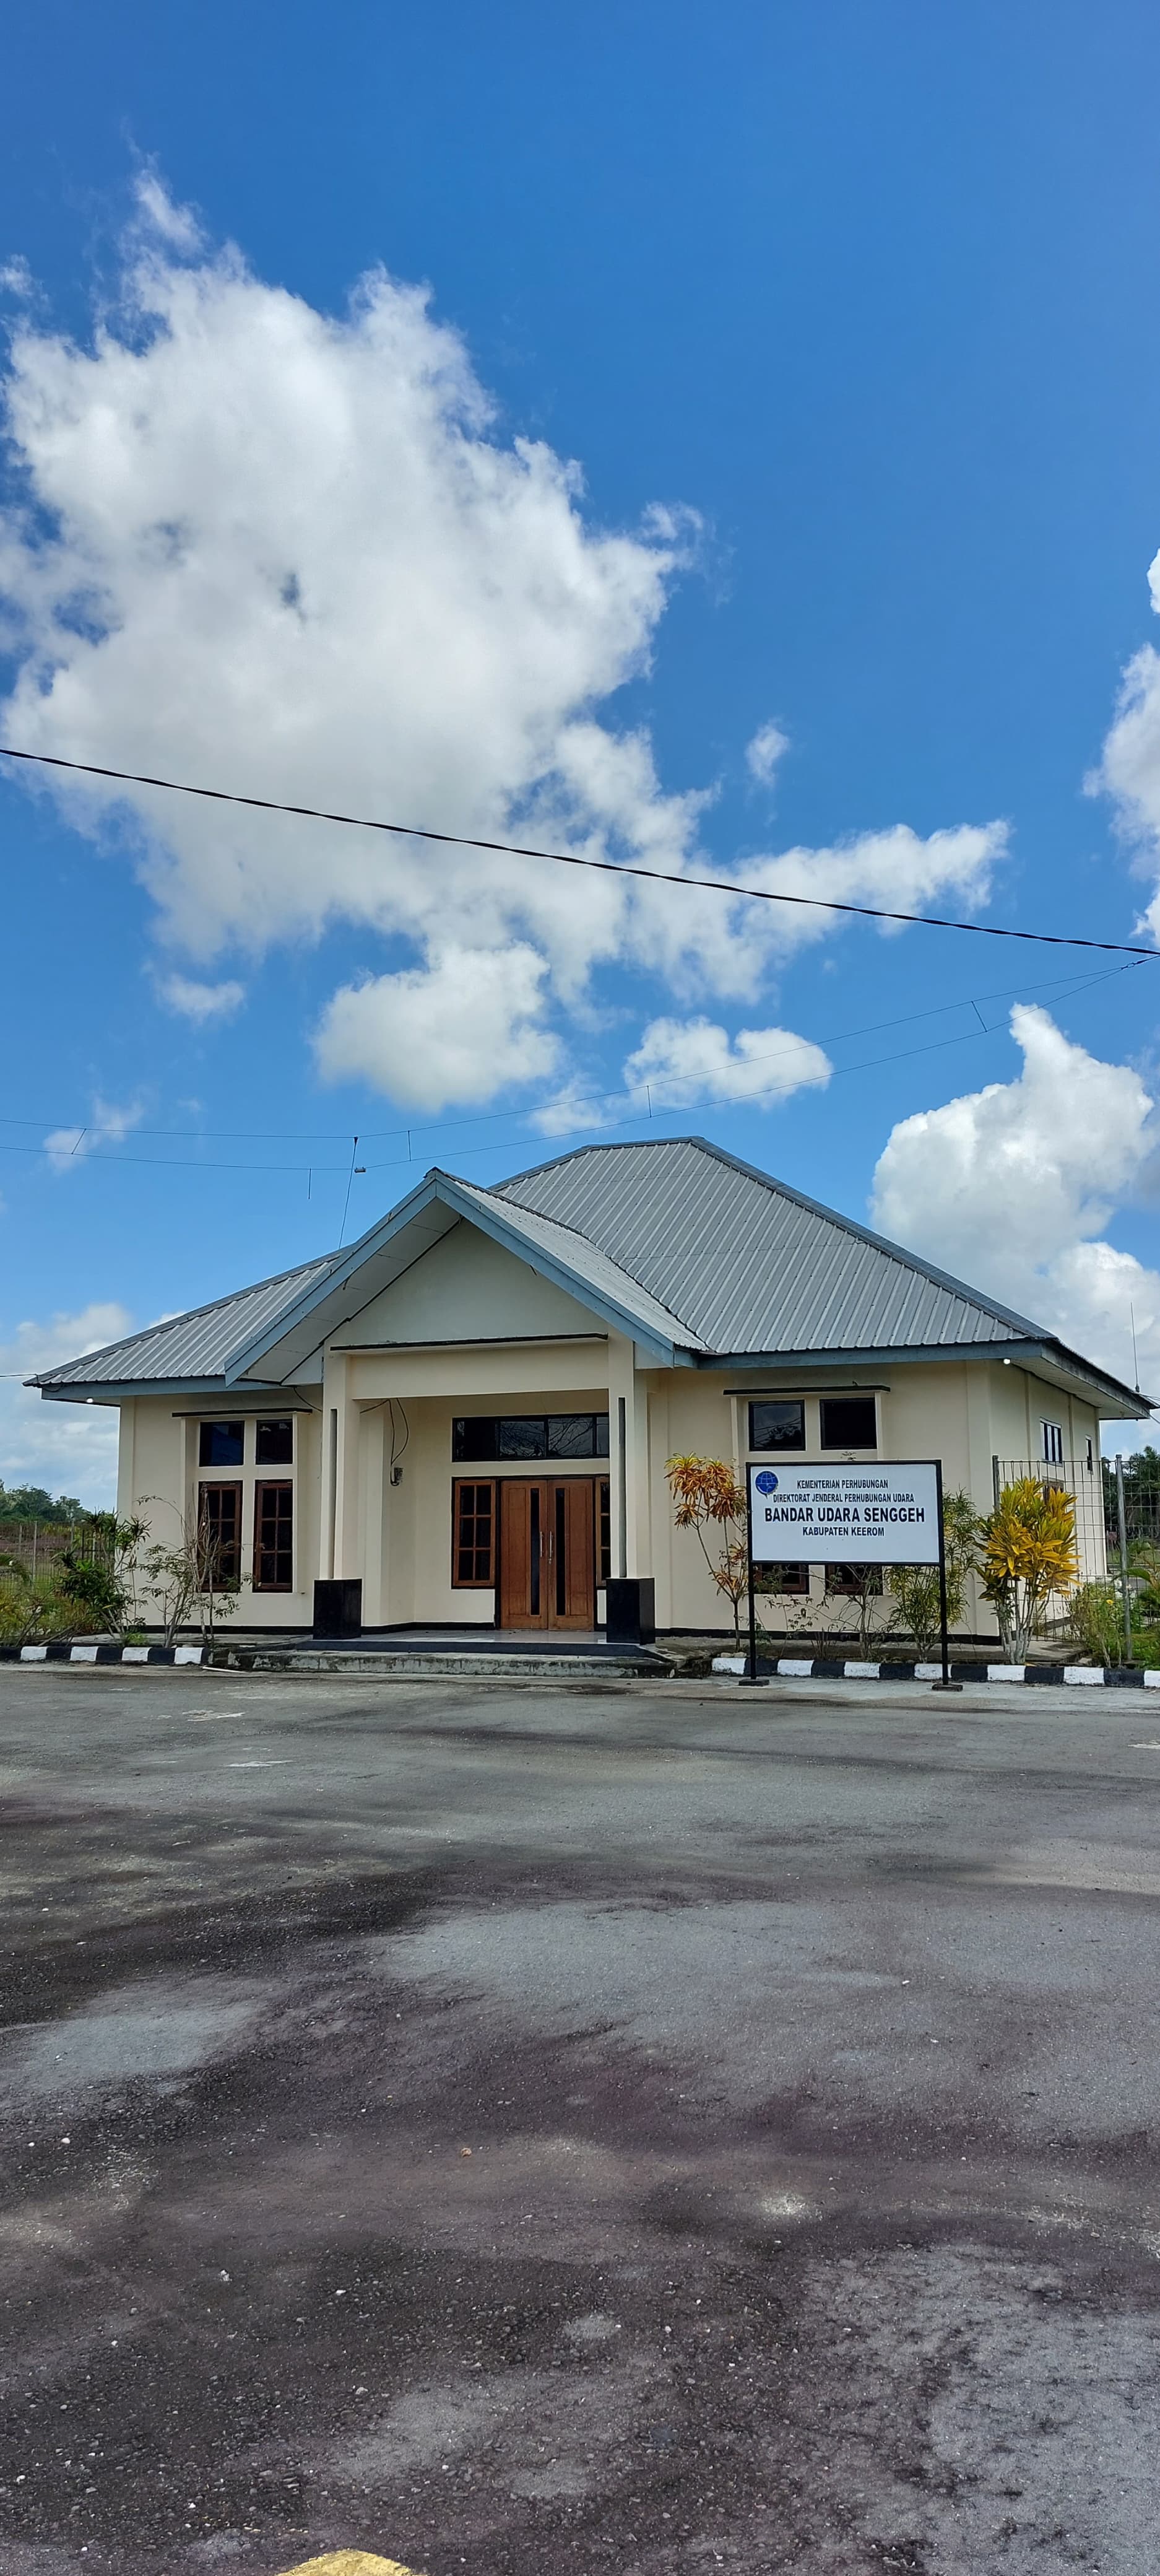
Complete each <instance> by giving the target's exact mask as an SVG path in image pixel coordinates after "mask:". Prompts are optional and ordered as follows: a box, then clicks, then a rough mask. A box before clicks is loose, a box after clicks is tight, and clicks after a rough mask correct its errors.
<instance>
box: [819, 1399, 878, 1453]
mask: <svg viewBox="0 0 1160 2576" xmlns="http://www.w3.org/2000/svg"><path fill="white" fill-rule="evenodd" d="M877 1446H878V1408H877V1406H876V1404H875V1402H874V1398H873V1396H872V1395H824V1396H823V1397H822V1447H823V1449H876V1448H877Z"/></svg>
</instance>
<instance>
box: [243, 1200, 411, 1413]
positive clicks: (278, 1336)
mask: <svg viewBox="0 0 1160 2576" xmlns="http://www.w3.org/2000/svg"><path fill="white" fill-rule="evenodd" d="M437 1177H438V1176H437V1175H436V1174H434V1173H431V1172H428V1173H427V1175H426V1177H425V1178H424V1179H423V1180H421V1181H420V1182H419V1183H418V1185H417V1187H416V1188H415V1189H413V1190H412V1191H411V1192H410V1193H409V1195H408V1196H407V1197H406V1198H405V1199H401V1200H400V1202H399V1205H398V1207H396V1208H392V1209H391V1210H390V1212H389V1214H388V1215H387V1216H385V1217H380V1218H379V1221H378V1223H377V1225H373V1226H371V1227H370V1228H369V1229H368V1231H367V1233H366V1234H363V1235H360V1236H359V1239H358V1241H357V1243H352V1244H351V1246H350V1249H349V1251H348V1252H347V1253H346V1255H345V1256H344V1258H343V1259H342V1260H340V1261H336V1262H335V1264H334V1267H333V1268H332V1269H331V1270H328V1271H327V1273H326V1276H325V1278H323V1279H318V1280H315V1281H313V1282H312V1283H311V1285H310V1286H309V1287H308V1288H305V1289H304V1290H303V1291H302V1294H301V1296H299V1297H296V1298H295V1300H294V1303H293V1305H292V1306H286V1307H284V1308H283V1310H282V1313H281V1314H280V1315H276V1316H274V1317H273V1319H272V1320H271V1322H270V1323H268V1324H266V1325H265V1326H264V1327H263V1329H262V1330H261V1331H260V1332H258V1333H253V1334H251V1335H250V1336H249V1337H248V1339H247V1340H246V1341H244V1342H239V1343H238V1344H237V1345H236V1347H235V1348H234V1349H233V1350H232V1351H231V1352H230V1354H229V1357H228V1359H227V1361H226V1365H225V1377H226V1383H227V1385H233V1384H235V1383H236V1382H237V1380H238V1379H239V1378H242V1377H245V1376H247V1375H248V1374H249V1371H250V1370H251V1369H253V1368H255V1367H256V1366H257V1364H258V1362H259V1361H260V1360H262V1359H264V1358H265V1357H266V1355H267V1354H268V1353H269V1352H270V1351H271V1350H274V1349H276V1348H277V1346H278V1344H279V1343H280V1342H285V1341H288V1340H289V1339H290V1337H291V1335H292V1334H293V1333H294V1332H295V1330H296V1328H297V1327H298V1326H299V1325H302V1324H305V1323H306V1322H307V1321H310V1323H311V1335H310V1352H311V1354H313V1352H314V1351H315V1350H316V1349H318V1348H319V1347H321V1344H322V1343H325V1342H326V1341H328V1340H329V1338H330V1335H329V1333H328V1331H327V1330H326V1328H325V1326H324V1327H323V1330H322V1332H321V1335H320V1334H319V1332H318V1329H317V1325H316V1323H315V1320H314V1319H315V1318H317V1317H318V1314H319V1309H320V1308H321V1307H322V1306H324V1305H325V1304H326V1302H327V1300H328V1299H329V1298H331V1297H334V1296H336V1295H338V1293H339V1292H340V1291H341V1290H342V1289H343V1288H345V1287H347V1286H348V1285H349V1283H350V1281H351V1280H352V1279H353V1278H354V1277H355V1276H356V1274H357V1273H358V1271H360V1270H361V1269H362V1268H363V1267H364V1266H365V1264H366V1263H367V1262H368V1261H372V1260H373V1259H374V1256H375V1254H376V1253H377V1252H383V1251H385V1250H386V1247H387V1245H388V1244H389V1243H391V1242H393V1240H394V1238H395V1236H396V1235H399V1234H402V1233H404V1232H405V1230H406V1228H407V1227H408V1226H409V1225H412V1224H414V1222H415V1220H416V1219H417V1218H418V1217H421V1216H422V1215H423V1214H424V1212H425V1211H426V1210H427V1209H428V1208H431V1207H434V1206H436V1205H438V1204H440V1203H442V1204H443V1205H447V1204H448V1202H447V1200H446V1197H445V1194H444V1192H443V1191H442V1190H440V1189H439V1188H438V1187H437ZM444 1231H446V1229H444ZM433 1240H436V1241H437V1240H438V1237H435V1238H433ZM424 1248H426V1247H424ZM383 1284H387V1283H383ZM316 1291H318V1292H320V1293H317V1294H316ZM370 1293H371V1294H372V1295H374V1294H375V1293H377V1292H376V1291H374V1290H372V1291H371V1292H370ZM363 1302H364V1303H365V1302H367V1301H366V1300H364V1301H363ZM353 1311H354V1312H356V1313H357V1311H358V1310H357V1308H356V1309H354V1310H353ZM349 1320H350V1315H349V1314H343V1315H341V1316H339V1317H338V1318H336V1325H335V1329H337V1324H338V1323H347V1322H348V1321H349ZM291 1366H292V1371H293V1374H295V1375H297V1374H298V1372H299V1370H300V1368H301V1366H302V1362H301V1360H299V1359H294V1360H293V1362H292V1364H291Z"/></svg>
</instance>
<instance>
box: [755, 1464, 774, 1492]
mask: <svg viewBox="0 0 1160 2576" xmlns="http://www.w3.org/2000/svg"><path fill="white" fill-rule="evenodd" d="M753 1481H754V1484H755V1485H756V1487H757V1490H758V1493H759V1494H776V1492H777V1478H776V1476H775V1475H774V1472H773V1469H772V1467H763V1468H762V1470H761V1473H760V1475H759V1476H755V1477H754V1479H753Z"/></svg>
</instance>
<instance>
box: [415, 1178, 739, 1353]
mask: <svg viewBox="0 0 1160 2576" xmlns="http://www.w3.org/2000/svg"><path fill="white" fill-rule="evenodd" d="M456 1186H457V1188H459V1189H460V1190H462V1191H463V1193H464V1196H465V1197H466V1198H469V1199H476V1200H478V1201H479V1202H480V1203H481V1204H482V1205H483V1206H486V1205H487V1204H488V1203H489V1202H494V1200H495V1198H496V1196H497V1193H496V1192H495V1191H494V1190H484V1189H478V1188H476V1186H475V1184H474V1183H473V1182H471V1181H459V1182H458V1183H457V1184H456ZM503 1216H504V1222H505V1224H506V1225H509V1226H511V1227H512V1228H513V1229H514V1231H516V1232H517V1233H519V1234H522V1235H523V1236H524V1238H525V1240H526V1241H527V1242H528V1243H535V1244H537V1245H538V1246H540V1248H541V1249H542V1250H543V1251H545V1252H549V1253H552V1254H554V1255H555V1257H556V1259H557V1260H558V1261H560V1262H562V1263H563V1264H564V1265H565V1267H566V1268H567V1269H568V1270H569V1271H571V1273H572V1274H573V1276H574V1277H575V1278H576V1279H577V1280H578V1281H581V1282H582V1281H585V1280H586V1281H587V1283H588V1285H589V1287H590V1288H592V1289H594V1290H595V1291H596V1293H597V1294H598V1295H602V1296H605V1297H609V1298H612V1299H614V1300H615V1302H616V1303H617V1304H618V1305H620V1306H622V1307H626V1308H627V1309H628V1311H629V1314H630V1315H631V1316H632V1317H634V1318H635V1319H636V1320H637V1321H638V1322H639V1324H640V1325H641V1327H642V1330H644V1331H647V1332H654V1333H658V1334H659V1335H660V1337H661V1339H662V1340H663V1341H666V1342H672V1341H676V1342H677V1343H679V1344H680V1346H681V1347H682V1349H689V1348H697V1347H700V1345H699V1343H698V1341H697V1340H696V1339H694V1340H692V1341H691V1340H690V1334H689V1327H688V1325H687V1324H685V1323H683V1322H682V1320H681V1317H680V1316H679V1315H674V1313H673V1312H672V1309H671V1308H670V1307H668V1306H664V1305H662V1304H661V1302H660V1300H659V1298H656V1297H654V1296H653V1295H652V1294H651V1292H650V1291H649V1290H648V1289H646V1288H642V1287H641V1284H640V1282H639V1280H637V1279H634V1278H633V1277H632V1275H631V1273H630V1272H626V1271H625V1270H623V1269H622V1268H621V1267H620V1265H619V1263H617V1262H615V1261H612V1260H610V1259H609V1256H608V1254H607V1253H605V1252H602V1251H600V1250H599V1248H598V1247H597V1245H596V1244H594V1243H593V1242H592V1241H591V1239H590V1237H589V1236H587V1235H582V1234H577V1233H576V1232H575V1230H574V1229H573V1228H572V1227H570V1226H566V1225H561V1224H560V1223H559V1221H558V1219H556V1218H553V1217H546V1216H543V1215H541V1214H540V1213H539V1211H538V1210H532V1209H530V1208H525V1207H524V1206H523V1205H522V1204H521V1203H520V1202H519V1201H517V1200H512V1199H505V1201H504V1206H503ZM705 1347H708V1346H707V1345H706V1346H705Z"/></svg>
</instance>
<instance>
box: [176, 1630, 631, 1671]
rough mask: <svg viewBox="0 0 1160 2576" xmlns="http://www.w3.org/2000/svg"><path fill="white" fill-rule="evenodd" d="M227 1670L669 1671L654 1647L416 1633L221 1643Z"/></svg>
mask: <svg viewBox="0 0 1160 2576" xmlns="http://www.w3.org/2000/svg"><path fill="white" fill-rule="evenodd" d="M204 1660H205V1662H206V1663H207V1664H215V1665H217V1666H218V1667H219V1668H220V1669H221V1670H223V1671H228V1672H243V1673H373V1674H376V1675H378V1676H379V1677H380V1678H381V1679H383V1680H386V1679H387V1678H389V1677H391V1676H394V1675H398V1676H399V1677H411V1678H423V1677H424V1676H425V1677H426V1678H428V1679H429V1680H432V1681H444V1680H447V1679H448V1678H449V1677H450V1676H452V1675H455V1674H462V1675H464V1676H465V1677H467V1678H470V1679H473V1680H475V1681H496V1680H499V1681H525V1682H526V1681H564V1682H579V1681H615V1680H635V1681H640V1680H641V1679H642V1678H643V1677H645V1676H647V1675H649V1674H664V1673H667V1672H668V1671H669V1669H670V1667H669V1665H668V1664H667V1663H666V1661H665V1659H664V1657H663V1656H662V1655H657V1654H653V1653H652V1652H651V1651H650V1649H649V1648H648V1647H647V1646H635V1647H633V1646H626V1647H624V1648H618V1647H614V1646H600V1647H597V1648H595V1649H594V1648H592V1647H591V1646H579V1647H576V1646H572V1647H563V1648H560V1647H542V1646H508V1645H499V1644H496V1645H494V1646H490V1645H489V1646H481V1645H476V1644H474V1643H471V1644H468V1643H465V1642H455V1643H452V1642H450V1641H449V1642H448V1643H447V1644H446V1645H444V1644H440V1643H436V1642H435V1641H433V1640H431V1641H429V1640H428V1639H426V1638H416V1639H415V1640H414V1641H413V1642H412V1641H408V1642H406V1643H404V1642H403V1640H402V1639H398V1640H392V1641H391V1643H390V1644H386V1643H383V1644H380V1643H379V1642H377V1641H374V1642H372V1641H371V1640H370V1639H368V1638H356V1639H352V1641H351V1643H350V1645H349V1646H346V1645H339V1644H334V1645H330V1644H321V1643H316V1642H315V1641H314V1640H313V1639H310V1640H307V1641H304V1642H303V1643H302V1644H301V1645H298V1644H297V1643H290V1642H283V1641H276V1642H275V1641H271V1643H270V1644H269V1645H265V1644H261V1643H257V1642H255V1643H250V1642H249V1641H248V1640H247V1641H246V1642H245V1643H242V1642H241V1641H238V1642H236V1643H231V1644H226V1643H222V1644H220V1645H215V1646H214V1647H212V1648H211V1649H210V1651H209V1653H208V1654H207V1655H206V1656H205V1658H204Z"/></svg>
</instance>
